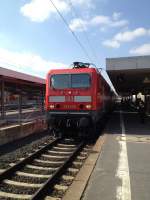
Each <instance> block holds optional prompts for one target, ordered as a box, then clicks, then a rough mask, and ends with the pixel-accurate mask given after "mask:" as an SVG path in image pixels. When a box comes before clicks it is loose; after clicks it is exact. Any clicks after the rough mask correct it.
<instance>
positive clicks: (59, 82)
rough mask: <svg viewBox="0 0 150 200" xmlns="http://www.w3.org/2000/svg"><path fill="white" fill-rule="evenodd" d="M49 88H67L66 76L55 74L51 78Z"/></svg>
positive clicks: (67, 80)
mask: <svg viewBox="0 0 150 200" xmlns="http://www.w3.org/2000/svg"><path fill="white" fill-rule="evenodd" d="M51 86H52V88H54V89H65V88H68V87H69V79H68V75H67V74H57V75H53V76H52V77H51Z"/></svg>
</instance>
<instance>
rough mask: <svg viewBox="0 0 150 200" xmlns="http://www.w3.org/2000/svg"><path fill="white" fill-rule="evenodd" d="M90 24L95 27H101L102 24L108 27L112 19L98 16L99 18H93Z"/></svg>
mask: <svg viewBox="0 0 150 200" xmlns="http://www.w3.org/2000/svg"><path fill="white" fill-rule="evenodd" d="M89 23H90V24H91V25H94V26H95V25H101V24H105V25H107V24H110V23H111V21H110V18H109V17H108V16H103V15H97V16H95V17H93V18H92V19H91V20H90V21H89Z"/></svg>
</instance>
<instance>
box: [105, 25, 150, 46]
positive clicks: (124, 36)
mask: <svg viewBox="0 0 150 200" xmlns="http://www.w3.org/2000/svg"><path fill="white" fill-rule="evenodd" d="M149 32H150V30H148V29H145V28H137V29H135V30H133V31H125V32H120V33H118V34H116V35H115V36H114V37H113V38H112V39H110V40H106V41H103V45H104V46H107V47H108V46H109V47H112V48H116V46H117V45H116V46H115V45H114V46H113V45H112V46H111V45H107V41H109V43H110V44H111V43H112V44H115V43H116V44H117V43H118V47H119V46H120V45H121V43H124V42H131V41H133V40H135V39H137V38H139V37H142V36H146V35H150V34H149Z"/></svg>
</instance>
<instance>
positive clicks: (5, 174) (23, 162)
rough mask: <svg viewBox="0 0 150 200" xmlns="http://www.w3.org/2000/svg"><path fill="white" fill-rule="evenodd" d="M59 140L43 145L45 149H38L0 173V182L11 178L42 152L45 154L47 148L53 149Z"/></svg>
mask: <svg viewBox="0 0 150 200" xmlns="http://www.w3.org/2000/svg"><path fill="white" fill-rule="evenodd" d="M60 140H61V138H56V139H55V140H53V141H52V142H51V143H49V144H47V145H45V147H43V148H41V149H39V150H38V151H36V152H35V153H33V154H31V155H30V156H28V157H27V158H24V159H23V160H21V161H19V162H18V163H17V164H15V165H14V166H12V167H10V168H8V169H6V170H5V171H4V172H2V173H1V174H0V182H2V181H3V180H4V179H8V178H9V177H10V176H12V175H13V174H14V173H15V172H16V171H19V170H20V169H21V168H23V167H24V166H25V165H26V164H28V163H30V162H32V161H33V160H34V159H35V158H37V157H38V156H40V155H41V154H42V153H43V152H45V151H46V150H48V149H49V148H51V147H53V146H54V145H56V144H57V143H58V142H59V141H60Z"/></svg>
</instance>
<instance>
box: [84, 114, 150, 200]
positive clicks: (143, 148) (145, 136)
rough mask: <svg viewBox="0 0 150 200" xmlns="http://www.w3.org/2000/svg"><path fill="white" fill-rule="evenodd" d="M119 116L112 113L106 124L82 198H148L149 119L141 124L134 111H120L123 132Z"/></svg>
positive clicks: (90, 199) (134, 199)
mask: <svg viewBox="0 0 150 200" xmlns="http://www.w3.org/2000/svg"><path fill="white" fill-rule="evenodd" d="M119 116H120V114H119V113H114V114H113V115H112V118H111V120H110V121H109V123H108V125H107V127H106V130H105V133H107V134H108V136H107V139H106V142H105V144H104V146H103V150H102V153H101V154H100V156H99V159H98V161H97V164H96V166H95V169H94V171H93V173H92V176H91V178H90V180H89V182H88V185H87V188H86V190H85V192H84V194H83V197H82V200H92V199H93V200H101V199H102V200H150V189H149V188H150V156H149V155H150V120H149V118H147V121H146V123H145V124H141V123H140V120H139V117H138V115H137V114H136V113H132V112H130V113H123V121H124V123H123V124H124V127H125V136H124V135H123V134H122V130H124V129H122V123H120V117H119ZM121 145H125V147H126V151H123V152H122V149H123V146H121ZM125 154H126V155H125ZM126 158H127V160H126ZM120 159H121V161H122V162H121V163H120ZM120 165H122V166H121V167H122V168H120ZM127 168H128V170H129V173H128V170H127ZM119 170H120V171H119ZM118 171H119V173H120V176H118Z"/></svg>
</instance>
